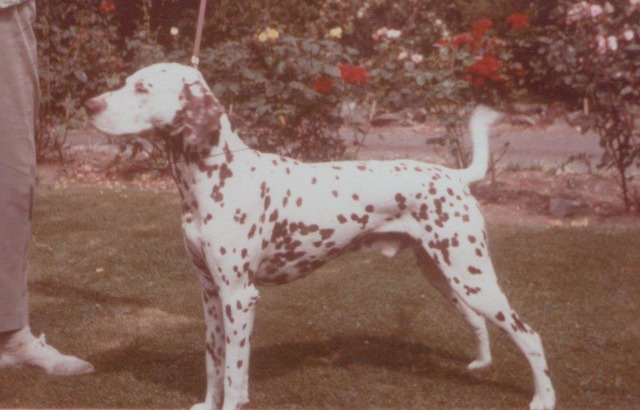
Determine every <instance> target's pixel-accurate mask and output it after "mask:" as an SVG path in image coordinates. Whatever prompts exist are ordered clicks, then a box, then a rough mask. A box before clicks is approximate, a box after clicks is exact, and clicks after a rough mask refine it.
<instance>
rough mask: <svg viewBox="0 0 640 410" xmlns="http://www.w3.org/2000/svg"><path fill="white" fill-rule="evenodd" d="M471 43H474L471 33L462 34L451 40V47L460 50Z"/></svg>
mask: <svg viewBox="0 0 640 410" xmlns="http://www.w3.org/2000/svg"><path fill="white" fill-rule="evenodd" d="M471 42H473V36H472V35H471V33H461V34H458V35H457V36H455V37H454V38H453V40H451V45H452V46H453V47H455V48H459V47H462V46H464V45H465V44H469V43H471Z"/></svg>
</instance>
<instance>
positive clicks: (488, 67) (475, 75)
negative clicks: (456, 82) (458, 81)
mask: <svg viewBox="0 0 640 410" xmlns="http://www.w3.org/2000/svg"><path fill="white" fill-rule="evenodd" d="M502 66H503V64H502V61H500V60H498V59H496V58H495V57H493V56H491V55H488V54H485V55H484V56H483V57H482V58H481V59H480V60H478V61H476V62H475V63H473V64H472V65H470V66H469V67H467V73H468V74H469V77H467V81H469V80H471V81H473V84H474V85H475V86H476V87H482V86H484V85H485V84H486V83H487V81H489V80H491V81H494V82H498V83H499V82H503V81H506V78H505V76H504V75H502V74H500V73H499V72H498V71H499V70H500V69H501V68H502Z"/></svg>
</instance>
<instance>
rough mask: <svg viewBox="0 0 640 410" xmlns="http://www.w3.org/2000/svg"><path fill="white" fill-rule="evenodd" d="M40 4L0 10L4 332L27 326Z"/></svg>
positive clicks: (0, 297) (0, 312)
mask: <svg viewBox="0 0 640 410" xmlns="http://www.w3.org/2000/svg"><path fill="white" fill-rule="evenodd" d="M35 8H36V5H35V0H29V1H27V2H25V3H22V4H20V5H17V6H13V7H9V8H6V9H0V332H3V331H10V330H17V329H20V328H22V327H24V326H25V325H27V324H28V320H29V313H28V306H27V302H28V300H27V252H28V248H29V243H30V241H31V208H32V204H33V186H34V182H35V168H36V158H35V141H34V136H35V124H36V118H37V115H38V113H37V103H38V99H39V87H38V74H37V49H36V39H35V36H34V33H33V28H32V24H33V21H34V19H35Z"/></svg>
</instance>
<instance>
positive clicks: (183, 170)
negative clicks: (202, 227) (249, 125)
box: [166, 114, 255, 214]
mask: <svg viewBox="0 0 640 410" xmlns="http://www.w3.org/2000/svg"><path fill="white" fill-rule="evenodd" d="M176 140H178V141H180V143H173V144H172V143H170V142H168V143H167V147H166V149H167V154H168V157H169V163H170V166H171V172H172V174H173V179H174V181H175V183H176V186H177V187H178V190H179V191H180V195H181V197H182V205H183V213H191V214H197V213H198V212H197V210H198V207H197V203H198V202H199V201H198V199H197V197H198V196H199V195H200V193H201V191H203V190H205V191H206V192H204V194H206V195H210V196H211V198H212V199H213V201H214V203H216V202H222V200H221V199H220V198H221V197H222V195H221V193H220V191H219V190H221V189H222V188H224V187H225V182H226V179H227V178H229V177H230V176H231V175H232V171H231V168H232V166H233V165H232V164H233V162H234V161H237V159H236V157H237V156H245V155H255V154H254V153H253V150H251V149H250V148H249V147H248V146H247V145H246V144H245V143H244V142H243V141H242V140H241V139H240V137H239V136H238V135H237V134H236V133H235V132H233V131H232V130H231V125H230V124H229V120H228V118H227V116H226V114H223V115H222V116H221V118H220V129H219V133H216V135H210V136H208V137H207V138H206V139H205V140H204V141H203V142H202V143H201V144H200V145H199V146H197V147H193V146H186V145H185V144H183V143H182V141H181V140H180V139H179V138H173V139H168V140H167V141H176ZM210 186H213V187H214V189H213V191H211V188H210ZM215 187H217V189H216V188H215Z"/></svg>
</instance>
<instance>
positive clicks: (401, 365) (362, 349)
mask: <svg viewBox="0 0 640 410" xmlns="http://www.w3.org/2000/svg"><path fill="white" fill-rule="evenodd" d="M251 360H252V365H251V377H253V378H254V379H256V380H260V379H269V378H272V377H280V376H283V375H286V374H288V373H291V372H294V371H296V370H297V369H299V368H302V367H313V366H315V367H325V368H331V367H341V368H346V367H350V366H366V367H372V368H382V369H386V370H390V371H393V372H398V373H403V374H414V375H417V376H421V377H422V376H423V377H427V378H429V379H433V380H451V381H454V382H455V383H460V384H465V385H487V386H493V387H498V388H500V389H502V390H504V391H506V392H510V393H514V394H517V395H521V396H523V397H528V396H529V394H530V392H529V391H528V390H527V389H523V388H521V387H518V386H514V385H511V384H507V383H501V382H496V381H493V380H486V379H482V378H478V377H476V376H475V374H474V373H473V372H470V371H469V370H467V364H468V363H469V362H470V360H469V358H467V357H462V356H460V355H456V354H452V353H451V352H448V351H446V350H443V349H438V348H433V347H429V346H426V345H424V344H420V343H414V342H409V341H404V340H402V339H399V338H394V337H379V336H367V335H349V336H341V337H334V338H332V339H330V340H326V341H317V342H291V343H284V344H279V345H271V346H266V347H262V348H258V349H254V351H253V353H252V356H251Z"/></svg>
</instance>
